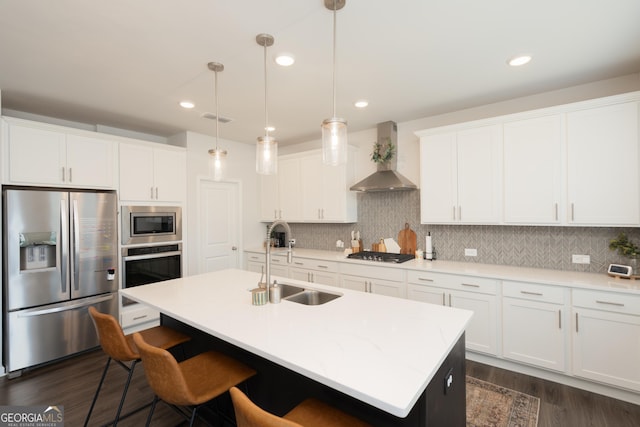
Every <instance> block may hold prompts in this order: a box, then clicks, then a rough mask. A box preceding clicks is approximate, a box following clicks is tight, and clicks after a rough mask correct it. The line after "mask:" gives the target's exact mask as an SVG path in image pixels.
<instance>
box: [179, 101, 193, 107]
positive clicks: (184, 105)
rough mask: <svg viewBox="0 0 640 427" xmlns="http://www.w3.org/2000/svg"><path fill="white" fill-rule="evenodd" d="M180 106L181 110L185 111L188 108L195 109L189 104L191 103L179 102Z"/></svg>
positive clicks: (191, 103)
mask: <svg viewBox="0 0 640 427" xmlns="http://www.w3.org/2000/svg"><path fill="white" fill-rule="evenodd" d="M180 106H181V107H182V108H187V109H189V108H193V107H195V104H194V103H193V102H191V101H180Z"/></svg>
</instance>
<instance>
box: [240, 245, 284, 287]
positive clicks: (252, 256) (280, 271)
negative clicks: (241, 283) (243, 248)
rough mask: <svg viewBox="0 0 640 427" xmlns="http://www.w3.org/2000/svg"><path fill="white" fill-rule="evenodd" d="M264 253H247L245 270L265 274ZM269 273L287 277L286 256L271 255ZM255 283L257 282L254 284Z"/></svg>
mask: <svg viewBox="0 0 640 427" xmlns="http://www.w3.org/2000/svg"><path fill="white" fill-rule="evenodd" d="M264 260H265V254H263V253H256V252H249V253H247V261H246V263H247V265H246V267H245V269H246V270H249V271H253V272H256V273H262V274H266V272H267V271H266V269H265V265H264V264H265V263H264ZM271 275H272V276H280V277H289V264H287V258H286V257H285V256H280V255H271ZM256 285H257V284H256Z"/></svg>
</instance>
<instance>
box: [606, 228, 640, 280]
mask: <svg viewBox="0 0 640 427" xmlns="http://www.w3.org/2000/svg"><path fill="white" fill-rule="evenodd" d="M609 249H610V250H612V251H618V255H621V256H623V257H626V258H628V259H629V265H631V268H632V269H633V275H634V276H636V275H637V274H638V258H640V248H639V247H638V246H637V245H636V244H635V243H633V242H632V241H630V240H629V238H628V237H627V235H626V234H624V233H620V234H618V237H616V238H615V239H612V240H611V241H610V242H609Z"/></svg>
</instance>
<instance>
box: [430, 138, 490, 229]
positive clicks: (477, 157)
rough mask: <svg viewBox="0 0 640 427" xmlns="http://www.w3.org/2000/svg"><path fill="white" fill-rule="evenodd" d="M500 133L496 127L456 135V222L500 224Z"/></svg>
mask: <svg viewBox="0 0 640 427" xmlns="http://www.w3.org/2000/svg"><path fill="white" fill-rule="evenodd" d="M500 132H501V131H500V127H499V126H484V127H481V128H477V129H469V130H465V131H460V132H458V135H457V142H458V144H457V146H458V167H457V169H458V215H457V220H458V221H460V222H463V223H482V224H490V223H498V222H499V221H500V200H501V197H500V176H501V159H500V156H501V150H500V141H501V140H500V136H501V134H500ZM436 182H437V181H436Z"/></svg>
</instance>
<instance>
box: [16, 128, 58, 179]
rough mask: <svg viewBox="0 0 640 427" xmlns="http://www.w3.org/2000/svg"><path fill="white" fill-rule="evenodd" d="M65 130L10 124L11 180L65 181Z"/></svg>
mask: <svg viewBox="0 0 640 427" xmlns="http://www.w3.org/2000/svg"><path fill="white" fill-rule="evenodd" d="M65 157H66V154H65V134H64V133H61V132H54V131H50V130H44V129H35V128H29V127H23V126H18V125H14V124H10V125H9V180H10V181H11V182H12V183H28V184H44V185H60V184H64V183H65V178H66V171H65V170H64V168H65V164H66V159H65Z"/></svg>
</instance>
